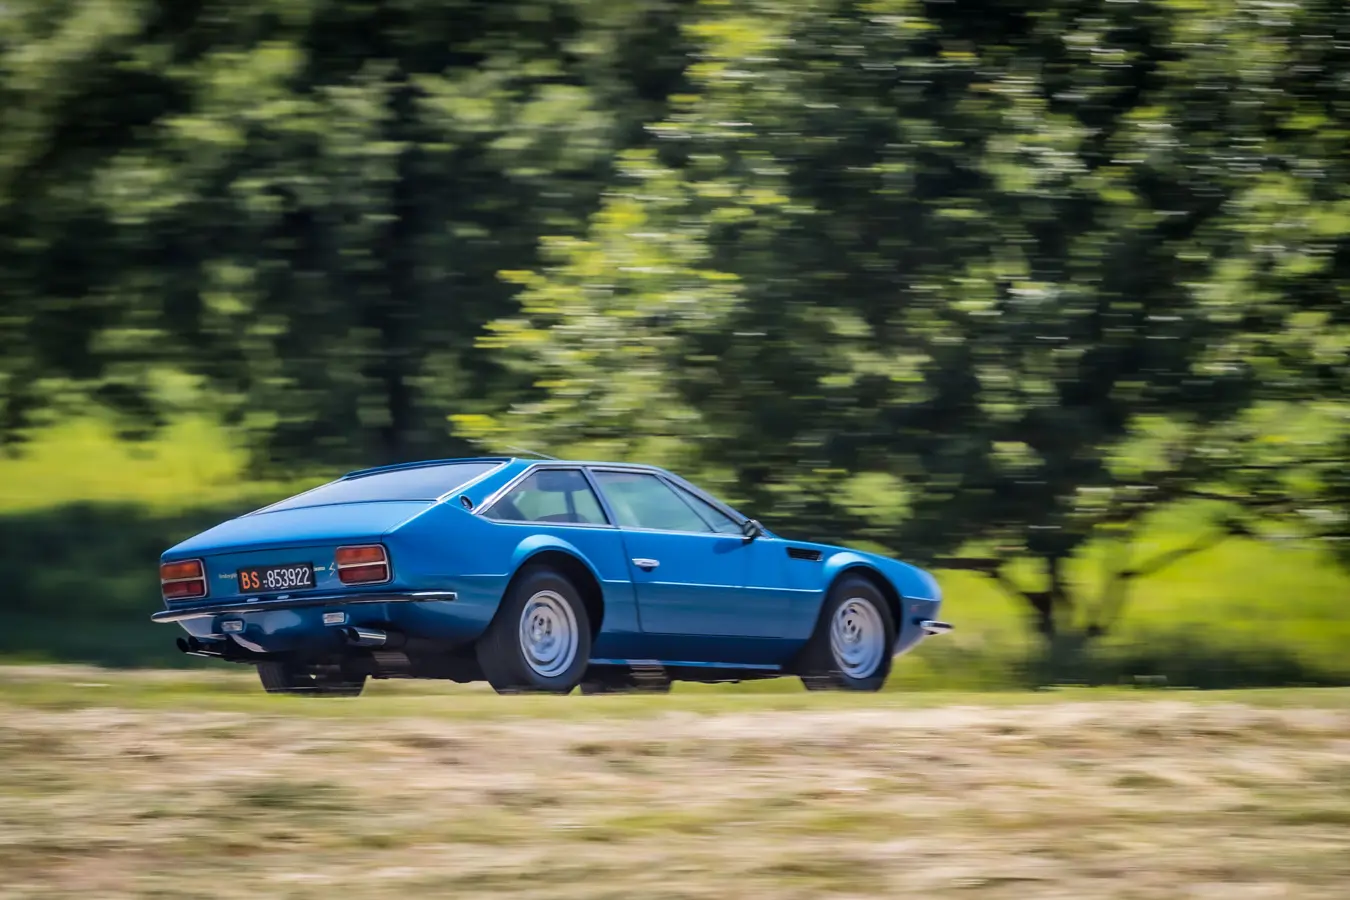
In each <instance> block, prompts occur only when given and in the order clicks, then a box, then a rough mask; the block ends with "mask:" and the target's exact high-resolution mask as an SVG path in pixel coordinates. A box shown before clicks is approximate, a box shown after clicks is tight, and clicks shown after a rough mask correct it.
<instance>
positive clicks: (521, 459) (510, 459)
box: [342, 456, 668, 478]
mask: <svg viewBox="0 0 1350 900" xmlns="http://www.w3.org/2000/svg"><path fill="white" fill-rule="evenodd" d="M472 462H495V463H504V464H511V465H519V466H532V465H551V466H615V467H621V468H625V469H645V470H647V471H650V472H668V470H666V469H662V468H661V467H660V466H651V465H646V464H645V463H630V462H615V461H605V460H593V459H550V458H538V457H530V456H461V457H455V458H452V459H423V460H417V461H414V462H403V463H393V464H390V465H387V466H371V467H370V468H367V469H355V470H353V471H351V472H348V473H347V474H345V475H343V476H342V477H343V478H359V477H363V476H366V475H374V474H376V473H378V472H395V471H398V470H400V469H419V468H424V467H427V466H446V465H453V464H455V463H472Z"/></svg>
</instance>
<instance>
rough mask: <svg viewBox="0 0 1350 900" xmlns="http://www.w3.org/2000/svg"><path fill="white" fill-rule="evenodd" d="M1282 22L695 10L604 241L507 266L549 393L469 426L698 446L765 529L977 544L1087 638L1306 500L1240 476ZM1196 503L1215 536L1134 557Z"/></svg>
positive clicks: (515, 349) (1057, 628) (1185, 11)
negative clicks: (1259, 214) (674, 77)
mask: <svg viewBox="0 0 1350 900" xmlns="http://www.w3.org/2000/svg"><path fill="white" fill-rule="evenodd" d="M972 6H978V7H979V8H978V10H976V9H973V8H972ZM1290 27H1291V26H1290V25H1289V24H1288V23H1286V22H1282V21H1280V20H1278V19H1274V18H1271V17H1268V16H1266V14H1265V13H1264V12H1261V11H1259V10H1256V9H1255V8H1252V9H1247V8H1246V7H1237V8H1233V7H1229V6H1227V5H1217V4H1216V5H1197V4H1149V3H1138V4H1118V3H1109V2H1104V0H1102V2H1064V3H1044V2H1036V3H1032V2H1014V0H1004V2H989V3H982V4H974V5H972V4H949V5H938V4H925V3H919V2H912V0H872V2H861V3H859V2H853V0H831V2H822V3H816V4H812V5H810V7H809V8H800V7H796V6H793V7H791V8H789V7H788V6H787V5H785V4H782V3H779V2H774V0H755V2H747V3H742V4H733V5H724V6H709V7H707V8H706V10H705V14H704V16H703V17H702V18H701V19H700V20H699V21H698V22H696V23H694V24H692V25H691V27H690V34H691V36H692V37H693V38H694V39H695V40H697V41H698V50H697V53H698V56H699V62H698V64H697V65H695V66H693V67H691V69H690V71H689V77H690V80H691V88H690V90H689V92H688V93H687V94H683V95H680V96H678V97H675V98H673V107H672V112H671V115H670V116H668V117H667V119H666V120H665V121H663V122H661V123H659V124H657V125H655V126H653V130H654V132H655V133H656V134H658V135H659V136H660V137H661V138H662V139H663V140H662V141H661V143H660V144H659V145H658V146H657V147H655V148H645V149H642V150H640V151H638V152H631V153H628V154H627V155H626V156H625V158H624V161H623V165H622V167H621V169H620V178H621V181H620V186H618V187H616V188H615V189H614V190H612V191H611V192H610V194H609V196H608V197H607V199H606V202H605V204H604V207H603V209H602V210H601V211H600V212H599V213H598V214H597V215H596V216H595V217H593V219H592V221H591V224H590V228H589V230H588V232H587V234H586V236H585V238H584V239H576V238H559V239H554V240H551V241H549V242H548V243H547V245H546V246H547V247H548V254H549V259H550V265H549V266H547V267H545V268H543V269H539V270H535V271H520V270H513V271H510V272H508V273H506V278H507V279H508V280H510V281H512V282H515V283H519V284H521V285H523V287H524V294H523V298H524V310H523V315H521V316H513V317H507V318H505V319H504V320H502V321H500V322H497V323H496V324H495V325H494V326H493V335H492V336H491V337H490V338H488V339H487V340H486V345H487V346H489V347H491V348H494V349H497V350H501V351H502V352H503V353H507V354H514V355H515V357H516V358H517V359H518V361H519V365H520V366H521V367H522V368H523V370H524V371H526V372H529V373H532V374H533V376H534V377H535V378H536V380H537V383H538V384H539V385H540V386H541V387H543V388H544V389H546V391H547V394H546V396H545V397H543V398H541V399H537V400H533V401H531V402H526V403H520V404H517V405H516V407H515V408H514V410H513V414H509V415H505V416H498V417H492V418H484V419H476V418H474V417H465V418H463V419H461V420H460V421H461V424H462V426H463V427H465V428H475V427H476V428H477V429H479V431H480V433H482V434H484V435H492V434H498V435H509V436H510V437H511V438H513V439H515V440H516V441H523V442H530V441H534V442H538V443H541V444H545V445H549V446H563V447H565V448H567V449H569V450H572V451H575V452H580V453H587V454H592V455H600V456H625V455H627V456H643V457H646V458H657V459H662V460H665V461H667V462H669V463H671V464H674V465H680V466H683V467H686V468H688V469H690V470H693V471H699V472H701V473H703V474H704V476H705V477H708V478H711V479H713V480H715V481H717V482H719V483H720V485H721V486H722V487H723V488H724V489H725V490H727V491H729V492H730V493H731V494H732V495H733V496H735V497H736V499H737V500H739V501H741V502H743V503H746V504H748V505H749V506H750V508H752V509H754V510H756V511H757V512H758V513H760V514H762V515H763V516H764V517H765V518H766V520H768V521H769V522H770V523H771V524H772V525H775V526H778V527H781V528H786V529H789V530H792V531H796V532H798V533H802V534H806V535H809V536H812V537H817V538H822V539H850V540H857V539H860V538H861V539H866V540H870V541H871V542H873V543H874V544H876V545H879V546H881V547H884V548H886V549H889V550H891V551H893V552H896V553H899V554H902V555H905V556H908V557H911V558H914V557H917V558H921V559H922V558H927V559H938V560H940V561H942V562H943V563H944V564H945V565H949V566H958V567H964V568H971V569H976V570H979V571H983V572H986V573H988V574H990V575H992V576H994V577H996V578H998V579H999V580H1000V582H1001V583H1002V584H1004V585H1005V586H1006V587H1007V588H1008V589H1009V590H1010V591H1011V592H1012V593H1014V594H1015V595H1016V596H1018V597H1019V598H1021V599H1022V600H1024V601H1025V602H1026V603H1027V606H1028V609H1029V610H1030V611H1032V612H1033V619H1034V621H1035V623H1036V625H1037V627H1038V628H1039V629H1040V630H1041V631H1043V632H1044V633H1046V634H1048V635H1055V634H1059V635H1061V636H1062V637H1064V639H1065V641H1067V642H1069V643H1074V642H1081V640H1082V639H1084V638H1091V637H1093V636H1095V635H1098V634H1101V633H1103V632H1104V631H1105V630H1107V629H1108V628H1110V626H1111V625H1112V624H1113V623H1114V621H1115V620H1116V618H1117V617H1118V616H1119V614H1120V610H1121V609H1122V607H1123V604H1124V599H1125V595H1126V592H1127V588H1128V586H1129V584H1130V583H1131V582H1132V581H1134V580H1135V579H1137V578H1140V577H1143V576H1145V575H1147V574H1149V573H1151V572H1154V571H1157V570H1158V569H1160V568H1161V567H1163V566H1165V565H1168V564H1170V563H1172V562H1174V561H1176V560H1177V559H1180V558H1183V557H1184V556H1186V555H1188V554H1190V553H1193V552H1197V551H1199V550H1202V549H1204V548H1205V547H1208V546H1211V545H1212V544H1213V543H1214V542H1215V541H1217V540H1222V539H1223V538H1225V537H1226V536H1228V535H1231V534H1247V533H1251V532H1252V531H1253V529H1254V527H1255V524H1254V523H1253V521H1252V520H1253V514H1254V513H1261V514H1264V513H1265V512H1268V508H1269V507H1273V506H1276V505H1281V506H1287V505H1288V499H1289V497H1288V495H1287V494H1285V495H1280V496H1277V497H1272V496H1271V495H1269V494H1265V493H1259V492H1258V493H1256V494H1251V495H1249V494H1246V493H1244V492H1243V491H1242V490H1240V487H1241V486H1242V484H1243V483H1244V481H1245V480H1249V479H1250V475H1251V473H1252V472H1256V471H1260V470H1261V468H1262V463H1261V461H1260V460H1259V459H1256V458H1252V457H1251V454H1248V453H1247V452H1246V451H1245V450H1242V451H1239V449H1238V448H1240V447H1243V446H1245V445H1244V444H1243V439H1244V435H1245V434H1247V433H1248V432H1249V431H1250V429H1251V428H1252V427H1253V423H1254V422H1256V421H1257V420H1258V419H1259V417H1260V414H1261V409H1262V407H1260V406H1258V403H1259V402H1260V401H1262V400H1264V399H1265V398H1267V397H1273V396H1275V395H1273V394H1271V392H1270V390H1269V385H1268V383H1267V382H1266V378H1267V377H1268V374H1269V373H1268V372H1266V371H1264V370H1263V369H1262V366H1261V362H1260V359H1259V355H1258V354H1255V352H1254V344H1253V343H1252V340H1251V338H1252V331H1253V326H1254V322H1255V321H1257V320H1256V319H1254V317H1256V316H1259V315H1260V312H1259V310H1260V309H1261V304H1262V302H1263V301H1262V300H1261V299H1260V298H1258V297H1255V296H1253V295H1252V294H1250V293H1249V292H1247V291H1246V286H1247V278H1246V277H1245V275H1243V276H1241V277H1239V275H1238V274H1237V273H1235V272H1234V270H1233V267H1234V266H1239V267H1240V266H1242V265H1245V264H1246V262H1247V261H1248V260H1250V259H1251V258H1252V251H1253V249H1254V248H1253V246H1252V241H1253V240H1259V239H1257V238H1256V237H1255V236H1253V235H1251V234H1250V233H1249V232H1248V231H1247V229H1249V228H1250V225H1251V221H1250V220H1248V219H1245V218H1243V217H1242V216H1236V217H1235V216H1234V213H1233V204H1235V203H1241V202H1243V198H1249V197H1251V196H1252V195H1253V192H1255V193H1256V194H1257V195H1259V194H1260V192H1261V190H1262V185H1263V183H1264V181H1265V180H1266V179H1267V178H1269V177H1272V173H1273V172H1275V171H1278V170H1279V168H1280V164H1279V163H1277V162H1274V161H1272V160H1270V159H1269V158H1268V150H1267V148H1266V147H1265V146H1264V142H1265V141H1266V140H1267V137H1268V135H1267V134H1266V130H1265V129H1266V124H1267V123H1266V122H1265V121H1264V120H1263V118H1262V116H1263V115H1264V113H1262V112H1261V110H1260V109H1255V110H1254V109H1253V103H1254V102H1255V103H1258V104H1261V105H1264V104H1267V103H1269V102H1270V100H1269V94H1270V93H1271V92H1272V91H1276V90H1278V87H1276V85H1277V84H1278V83H1279V81H1280V79H1281V78H1282V77H1285V76H1286V75H1287V72H1288V69H1287V66H1288V65H1289V64H1290V62H1291V59H1290V57H1289V54H1288V52H1287V51H1288V49H1289V45H1288V43H1287V41H1285V40H1282V38H1284V37H1285V36H1286V31H1285V30H1287V29H1288V28H1290ZM1322 77H1323V78H1327V77H1331V76H1330V75H1329V74H1327V72H1325V71H1324V72H1323V75H1322ZM1253 98H1260V99H1259V100H1254V99H1253ZM1262 108H1264V106H1263V107H1262ZM1338 115H1343V113H1338ZM1342 121H1343V120H1342ZM1327 140H1332V139H1331V138H1330V137H1328V138H1327ZM1325 183H1326V184H1331V183H1333V182H1331V181H1328V182H1325ZM1341 308H1342V311H1344V304H1342V307H1341ZM1283 323H1284V320H1283V319H1279V320H1277V321H1276V320H1272V322H1271V327H1272V328H1274V329H1276V330H1277V331H1278V330H1279V329H1282V327H1283ZM1340 349H1341V351H1342V355H1341V356H1340V357H1338V358H1339V359H1340V360H1342V365H1343V360H1344V356H1343V349H1344V348H1343V347H1341V348H1340ZM1342 373H1343V369H1342ZM1323 389H1324V388H1322V389H1319V390H1323ZM1300 396H1305V394H1303V393H1301V392H1300V391H1293V392H1290V393H1286V394H1283V395H1279V397H1278V399H1279V401H1280V405H1279V409H1281V410H1283V411H1288V406H1287V403H1288V401H1290V400H1292V399H1296V398H1298V397H1300ZM1323 396H1325V394H1323ZM1188 499H1189V500H1196V501H1201V502H1203V503H1205V504H1206V506H1205V508H1206V509H1207V510H1210V511H1211V512H1212V524H1211V526H1210V527H1209V528H1208V530H1204V531H1202V533H1200V534H1199V535H1198V536H1197V539H1196V542H1195V543H1194V544H1193V545H1191V546H1188V547H1182V548H1178V549H1176V550H1174V551H1171V552H1168V553H1166V554H1164V555H1162V556H1159V557H1156V558H1153V559H1143V560H1140V559H1132V558H1130V555H1129V538H1130V536H1131V535H1132V534H1134V533H1135V532H1136V530H1137V529H1138V528H1139V527H1140V525H1141V523H1142V522H1143V521H1144V520H1145V519H1146V517H1147V516H1148V515H1149V514H1150V513H1152V512H1153V511H1154V510H1156V509H1158V508H1159V507H1160V506H1163V505H1168V504H1173V503H1176V502H1179V501H1183V500H1188ZM1094 541H1098V542H1106V543H1109V544H1112V545H1113V546H1114V547H1115V549H1116V551H1117V552H1113V553H1111V554H1108V556H1107V569H1108V571H1107V572H1106V573H1105V574H1104V577H1103V579H1102V581H1103V583H1104V584H1105V585H1106V587H1105V589H1104V591H1103V592H1101V593H1100V594H1095V595H1093V596H1091V597H1088V596H1085V593H1086V592H1085V591H1084V590H1083V589H1082V586H1081V585H1075V584H1074V583H1072V581H1071V579H1070V577H1069V575H1068V571H1067V569H1068V566H1067V564H1068V562H1069V561H1070V560H1071V559H1073V558H1074V557H1075V555H1077V554H1080V553H1081V552H1082V551H1083V550H1084V549H1085V548H1086V547H1087V546H1088V545H1089V544H1090V543H1091V542H1094ZM956 552H959V553H960V554H961V556H959V557H957V558H953V557H951V555H950V554H953V553H956ZM1028 561H1031V562H1033V563H1034V564H1035V568H1036V569H1038V570H1039V575H1038V577H1037V578H1036V580H1035V581H1031V582H1028V581H1026V580H1025V575H1023V580H1020V581H1019V580H1018V578H1017V577H1016V576H1017V574H1018V572H1019V571H1021V570H1024V569H1025V568H1026V564H1027V562H1028Z"/></svg>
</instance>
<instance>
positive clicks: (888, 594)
mask: <svg viewBox="0 0 1350 900" xmlns="http://www.w3.org/2000/svg"><path fill="white" fill-rule="evenodd" d="M850 577H852V578H861V579H863V580H864V581H867V582H870V583H871V584H872V586H873V587H875V588H876V589H877V590H878V591H880V592H881V596H882V597H884V598H885V600H886V608H887V609H888V610H889V611H890V614H891V621H892V622H893V623H894V624H895V630H896V633H897V634H898V633H899V632H900V631H901V629H902V628H903V627H904V622H903V620H902V619H901V615H902V614H903V611H904V603H903V601H904V597H903V596H901V594H900V591H899V589H897V588H896V586H895V585H894V584H893V583H892V582H891V580H890V579H889V578H887V577H886V576H885V575H883V574H882V573H881V570H880V569H877V568H876V567H875V566H871V565H869V564H868V563H866V562H863V561H856V562H849V563H847V564H845V565H844V566H842V567H841V568H840V569H839V570H838V571H837V572H835V573H834V577H832V578H831V579H830V583H829V585H828V586H827V587H826V588H825V596H826V597H828V596H829V595H830V591H832V590H834V587H835V585H837V584H839V582H841V581H843V580H844V579H846V578H850ZM820 606H821V611H822V612H824V609H825V601H824V599H822V600H821V604H820Z"/></svg>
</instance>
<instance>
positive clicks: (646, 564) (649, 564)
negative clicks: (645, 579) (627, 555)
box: [633, 559, 661, 569]
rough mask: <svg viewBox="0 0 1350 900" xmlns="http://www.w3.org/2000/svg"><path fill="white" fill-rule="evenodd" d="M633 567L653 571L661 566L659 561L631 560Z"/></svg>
mask: <svg viewBox="0 0 1350 900" xmlns="http://www.w3.org/2000/svg"><path fill="white" fill-rule="evenodd" d="M633 565H635V566H637V567H638V568H639V569H655V568H656V567H657V566H659V565H661V561H660V560H656V559H635V560H633Z"/></svg>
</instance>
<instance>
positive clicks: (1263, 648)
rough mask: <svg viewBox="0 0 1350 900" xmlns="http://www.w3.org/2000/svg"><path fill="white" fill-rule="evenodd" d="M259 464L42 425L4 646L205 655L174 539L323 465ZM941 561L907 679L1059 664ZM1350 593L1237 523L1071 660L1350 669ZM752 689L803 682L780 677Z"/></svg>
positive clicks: (1014, 678) (126, 660)
mask: <svg viewBox="0 0 1350 900" xmlns="http://www.w3.org/2000/svg"><path fill="white" fill-rule="evenodd" d="M243 466H244V454H243V453H242V452H241V451H240V450H239V448H237V447H234V446H232V445H231V444H230V442H229V441H228V440H227V439H226V437H225V435H224V434H223V432H222V431H220V430H219V429H218V428H215V427H212V426H210V425H208V424H205V423H203V422H200V421H195V420H186V421H183V422H180V423H178V424H176V425H174V426H173V427H171V428H170V429H168V430H167V431H166V432H165V433H164V434H163V435H162V436H161V437H160V438H159V439H157V440H155V441H153V442H149V443H145V444H140V445H132V444H124V443H119V442H117V441H116V440H115V439H114V438H113V435H112V432H111V430H110V429H108V428H107V427H106V426H103V425H101V424H99V423H97V422H92V421H82V422H74V423H69V424H66V425H63V426H61V427H59V428H56V429H53V430H51V431H48V432H45V433H42V434H39V435H38V436H37V437H36V440H35V441H34V443H33V444H32V445H31V446H30V448H29V451H28V453H27V454H25V455H24V456H23V457H20V458H17V459H0V570H3V571H4V572H5V573H7V576H6V582H5V587H4V592H3V594H2V595H0V656H3V657H4V658H6V659H10V660H23V661H33V662H43V661H45V662H57V661H78V662H93V663H99V664H104V665H117V666H164V665H168V666H185V665H191V666H194V667H195V666H200V665H202V662H201V661H200V660H195V659H192V658H188V657H183V656H182V655H181V654H179V653H178V652H177V651H176V650H175V649H174V648H173V638H174V637H175V636H176V632H175V631H174V630H173V629H171V628H165V627H163V626H155V625H151V624H150V623H149V622H148V620H147V617H148V615H149V614H150V613H151V612H153V611H154V610H156V609H158V608H160V602H159V599H158V589H157V582H156V575H155V562H156V560H157V558H158V556H159V554H160V553H161V552H162V551H163V550H164V549H166V548H167V547H169V546H171V545H173V544H174V543H177V542H178V541H180V540H182V539H184V538H186V537H188V536H190V535H192V534H194V533H196V532H198V531H200V530H202V529H204V528H207V527H209V526H211V525H213V524H215V523H216V522H219V521H221V520H222V519H225V518H228V517H230V516H233V515H237V514H239V513H242V512H245V511H247V510H249V509H253V508H256V507H258V506H260V505H262V504H264V503H267V502H269V501H271V500H274V499H277V498H279V497H282V496H286V495H287V494H290V493H293V492H295V491H297V490H299V489H301V488H303V487H307V486H309V485H311V484H314V483H316V482H317V481H318V480H320V479H318V478H311V479H308V480H304V481H297V482H292V483H259V482H255V481H252V480H249V479H247V478H246V477H244V476H243V474H242V473H243V471H244V468H243ZM330 474H338V473H330ZM1199 527H1203V526H1202V525H1201V524H1200V522H1199V520H1198V518H1197V517H1196V515H1195V513H1194V512H1193V511H1191V510H1186V509H1177V510H1170V511H1167V512H1166V513H1165V514H1164V515H1162V516H1161V517H1160V518H1159V519H1158V520H1157V521H1156V522H1155V523H1154V524H1153V527H1152V528H1150V529H1149V530H1148V531H1147V532H1146V533H1145V534H1144V536H1143V537H1142V538H1141V540H1140V541H1139V542H1138V543H1137V545H1136V546H1135V548H1134V551H1133V552H1134V554H1135V556H1136V559H1145V558H1149V557H1152V556H1153V555H1155V554H1157V553H1160V552H1163V551H1166V550H1167V549H1170V548H1172V547H1175V546H1179V545H1181V544H1184V543H1186V542H1188V541H1189V540H1191V539H1192V537H1193V536H1194V533H1195V531H1196V529H1197V528H1199ZM1100 568H1101V567H1100V564H1099V560H1098V555H1097V554H1096V553H1089V554H1087V555H1086V558H1084V559H1083V560H1080V562H1079V565H1078V566H1077V567H1076V568H1075V570H1074V575H1075V577H1076V578H1078V579H1079V580H1081V581H1082V582H1083V583H1084V584H1086V585H1089V586H1093V585H1094V581H1093V579H1095V578H1096V577H1097V573H1098V572H1099V571H1100ZM939 578H940V580H941V582H942V586H943V590H944V592H945V596H946V598H947V602H946V604H945V607H944V611H943V615H944V617H945V618H947V619H949V620H950V621H952V622H953V623H954V624H955V625H956V631H955V632H954V633H953V634H950V635H946V636H944V637H942V638H939V639H934V640H930V641H927V642H925V643H924V644H923V645H922V646H921V647H920V648H919V650H918V651H916V652H915V653H913V654H910V655H909V656H907V657H904V658H902V659H901V660H900V661H899V663H898V664H897V666H896V670H895V676H894V677H893V679H892V683H891V686H892V688H893V689H895V690H902V691H907V690H920V689H931V688H963V689H994V688H1007V687H1018V686H1025V685H1028V684H1031V683H1037V682H1038V681H1039V680H1041V678H1042V677H1043V673H1042V672H1040V671H1039V670H1038V667H1039V666H1040V665H1041V660H1040V659H1039V654H1038V649H1039V647H1038V644H1037V642H1035V641H1034V640H1033V639H1032V638H1031V637H1030V632H1029V629H1028V628H1027V627H1026V625H1025V623H1024V622H1023V618H1022V617H1023V616H1024V613H1025V611H1024V610H1023V609H1022V608H1021V607H1019V606H1018V605H1017V604H1016V603H1015V602H1014V601H1013V600H1012V599H1010V598H1008V597H1007V596H1006V595H1004V594H1003V593H1001V592H1000V591H999V589H998V588H997V587H995V586H994V585H993V584H992V583H991V582H989V581H988V580H986V579H984V578H982V577H980V576H978V575H973V574H970V573H962V572H941V573H939ZM1347 601H1350V577H1347V575H1346V573H1344V572H1342V571H1341V570H1339V569H1338V568H1337V567H1336V566H1335V565H1334V564H1333V563H1332V562H1331V561H1330V560H1329V559H1328V558H1327V557H1326V556H1325V555H1323V554H1322V553H1321V552H1320V551H1319V550H1318V548H1316V547H1314V546H1309V545H1304V544H1298V543H1295V542H1275V541H1254V540H1233V541H1230V542H1227V543H1224V544H1220V545H1219V546H1217V547H1215V548H1212V549H1210V550H1208V551H1206V552H1204V553H1200V554H1197V555H1195V556H1193V557H1190V558H1188V559H1186V560H1185V561H1183V562H1181V563H1178V564H1177V565H1175V566H1173V567H1171V568H1168V569H1166V570H1164V571H1163V572H1161V573H1160V574H1158V575H1156V576H1153V577H1151V578H1148V579H1145V580H1141V581H1140V582H1138V583H1137V584H1136V585H1135V586H1134V588H1133V592H1132V596H1131V600H1130V603H1129V606H1128V608H1127V610H1126V614H1125V617H1124V619H1123V621H1122V623H1121V626H1120V628H1119V629H1117V630H1116V631H1115V632H1114V633H1113V634H1112V635H1110V636H1109V637H1108V638H1107V639H1105V640H1104V641H1102V642H1101V643H1100V644H1099V645H1098V646H1096V647H1095V648H1094V649H1093V651H1092V652H1091V653H1089V654H1087V655H1086V656H1084V657H1083V658H1081V659H1079V660H1077V661H1076V662H1075V664H1074V666H1073V670H1072V671H1071V672H1070V673H1069V676H1068V677H1069V678H1070V680H1076V681H1082V682H1084V683H1089V684H1113V683H1130V682H1132V681H1134V680H1136V679H1154V680H1157V679H1162V680H1165V682H1166V683H1168V684H1172V685H1179V686H1197V687H1207V688H1219V687H1245V686H1274V685H1299V684H1308V685H1331V684H1350V652H1347V651H1350V615H1348V614H1347V612H1346V609H1347ZM57 610H59V613H58V612H56V611H57ZM72 622H74V623H75V624H74V625H70V624H68V623H72ZM1062 676H1063V673H1060V676H1057V677H1062ZM741 690H742V691H750V692H754V693H757V694H759V693H776V692H781V691H795V690H797V686H796V684H795V682H791V681H773V682H760V683H751V684H747V685H744V686H742V688H741Z"/></svg>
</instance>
